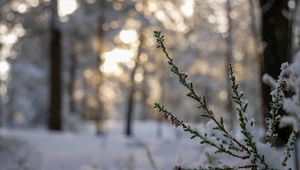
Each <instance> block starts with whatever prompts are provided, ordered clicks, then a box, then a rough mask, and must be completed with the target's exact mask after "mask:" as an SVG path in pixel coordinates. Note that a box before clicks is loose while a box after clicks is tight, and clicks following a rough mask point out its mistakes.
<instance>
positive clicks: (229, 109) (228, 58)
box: [225, 0, 235, 129]
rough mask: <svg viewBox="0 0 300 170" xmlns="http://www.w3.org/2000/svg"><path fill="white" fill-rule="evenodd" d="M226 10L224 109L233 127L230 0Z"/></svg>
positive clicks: (231, 127) (230, 125) (227, 2)
mask: <svg viewBox="0 0 300 170" xmlns="http://www.w3.org/2000/svg"><path fill="white" fill-rule="evenodd" d="M226 11H227V20H228V30H227V37H226V39H225V41H226V45H227V49H226V50H227V51H226V59H225V75H226V80H227V81H226V82H227V94H228V100H227V103H226V106H225V107H226V111H227V113H228V114H230V117H229V119H230V120H229V127H230V129H233V127H234V118H235V117H234V115H235V114H234V111H233V110H234V109H233V103H232V100H231V97H230V96H231V85H230V81H229V71H228V68H229V65H230V64H231V63H232V55H233V38H232V19H231V16H230V13H231V11H232V9H231V0H227V1H226Z"/></svg>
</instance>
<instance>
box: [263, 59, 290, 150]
mask: <svg viewBox="0 0 300 170" xmlns="http://www.w3.org/2000/svg"><path fill="white" fill-rule="evenodd" d="M280 69H281V72H280V74H279V76H278V80H277V83H276V86H275V89H274V90H273V91H272V92H271V96H272V101H271V103H270V106H271V110H270V115H271V118H270V119H267V124H268V130H267V132H266V140H267V142H268V143H270V144H271V146H273V147H274V146H275V142H276V139H277V136H278V134H277V133H276V126H277V125H278V123H279V121H280V118H281V116H280V115H279V113H278V111H279V109H280V108H281V107H282V101H283V97H284V90H286V88H287V80H288V79H289V78H290V74H291V71H290V69H289V64H288V63H283V64H282V65H281V68H280Z"/></svg>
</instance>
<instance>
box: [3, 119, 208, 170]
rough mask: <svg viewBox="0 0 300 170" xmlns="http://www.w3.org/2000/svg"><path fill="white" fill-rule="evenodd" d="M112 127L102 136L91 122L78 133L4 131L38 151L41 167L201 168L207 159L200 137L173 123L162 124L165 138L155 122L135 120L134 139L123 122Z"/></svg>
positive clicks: (80, 169) (114, 169)
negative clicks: (124, 127)
mask: <svg viewBox="0 0 300 170" xmlns="http://www.w3.org/2000/svg"><path fill="white" fill-rule="evenodd" d="M109 126H110V128H109V129H108V132H107V133H106V134H105V135H103V136H96V135H95V133H94V130H93V129H94V128H93V126H90V125H89V126H86V128H85V130H82V131H81V132H79V133H70V132H62V133H54V132H48V131H46V130H21V129H4V130H2V132H1V134H2V135H3V136H4V137H16V138H18V139H21V140H23V141H25V142H27V143H28V145H29V146H31V147H32V148H34V149H35V150H36V151H37V152H39V155H40V159H41V162H39V163H40V164H41V169H40V170H120V169H124V170H127V169H128V170H133V169H136V170H139V169H143V170H148V169H149V170H154V169H162V170H163V169H172V168H173V167H174V166H175V165H188V166H189V167H198V166H199V165H200V164H201V163H203V161H205V160H206V158H205V157H206V156H205V154H204V151H203V149H204V148H201V146H203V145H200V144H199V140H197V139H194V140H191V139H190V138H189V136H186V135H188V134H183V133H182V131H181V130H179V129H174V127H172V126H170V125H167V124H164V125H163V137H162V138H157V137H156V130H157V129H156V128H157V124H156V122H136V123H135V125H134V126H135V132H134V137H132V138H128V137H125V136H124V135H123V124H122V123H120V122H114V121H112V122H110V123H109ZM151 162H155V164H153V163H151ZM2 168H3V167H2ZM2 168H1V167H0V170H5V169H2Z"/></svg>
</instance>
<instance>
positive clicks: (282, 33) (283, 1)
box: [260, 0, 291, 143]
mask: <svg viewBox="0 0 300 170" xmlns="http://www.w3.org/2000/svg"><path fill="white" fill-rule="evenodd" d="M260 4H261V9H262V11H261V14H262V41H263V43H264V51H263V57H262V61H261V63H262V64H261V71H262V74H265V73H267V74H269V75H271V76H272V77H274V78H277V77H278V75H279V73H280V67H281V64H282V63H283V62H286V61H290V60H291V55H290V52H291V48H290V47H291V30H290V28H291V27H290V26H289V24H290V21H289V19H288V18H286V17H285V16H283V11H285V10H286V11H288V6H287V4H288V0H260ZM262 96H263V111H264V118H267V117H268V116H269V110H270V107H269V103H270V101H271V96H270V87H269V86H268V85H266V84H264V83H262ZM281 112H282V111H281ZM288 136H289V129H283V130H280V131H279V138H278V139H279V142H280V143H282V142H284V141H286V140H287V139H288Z"/></svg>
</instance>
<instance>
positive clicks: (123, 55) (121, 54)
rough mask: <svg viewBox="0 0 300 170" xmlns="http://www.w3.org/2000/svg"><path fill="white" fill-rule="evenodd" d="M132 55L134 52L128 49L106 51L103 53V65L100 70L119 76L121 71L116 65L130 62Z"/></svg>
mask: <svg viewBox="0 0 300 170" xmlns="http://www.w3.org/2000/svg"><path fill="white" fill-rule="evenodd" d="M134 55H135V51H134V50H128V49H119V48H115V49H113V50H112V51H108V52H106V53H104V63H103V65H102V67H101V70H102V71H103V72H105V73H111V74H116V75H120V74H121V73H122V70H121V68H120V67H119V65H118V64H120V63H126V62H129V61H131V60H132V58H133V57H134Z"/></svg>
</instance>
